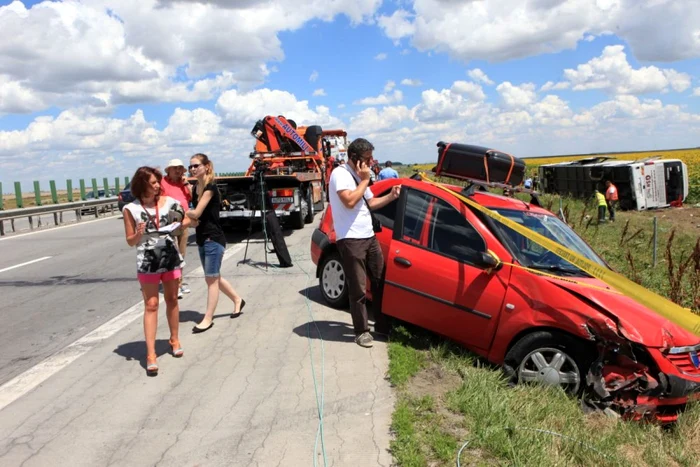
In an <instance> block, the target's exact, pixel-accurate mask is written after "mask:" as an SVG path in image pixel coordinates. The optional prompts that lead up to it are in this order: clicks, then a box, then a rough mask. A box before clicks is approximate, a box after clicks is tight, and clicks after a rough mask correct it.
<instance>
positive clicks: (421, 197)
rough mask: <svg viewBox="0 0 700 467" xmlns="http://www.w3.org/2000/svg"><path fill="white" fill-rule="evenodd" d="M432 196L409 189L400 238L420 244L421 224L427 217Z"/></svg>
mask: <svg viewBox="0 0 700 467" xmlns="http://www.w3.org/2000/svg"><path fill="white" fill-rule="evenodd" d="M432 198H433V197H432V196H431V195H429V194H427V193H423V192H421V191H417V190H409V191H408V196H407V198H406V208H405V211H404V219H403V231H402V232H401V239H402V240H403V241H405V242H409V243H414V244H417V245H420V244H421V237H422V235H421V234H422V233H423V226H424V225H425V220H426V218H427V217H428V214H429V209H430V204H431V203H430V202H431V200H432Z"/></svg>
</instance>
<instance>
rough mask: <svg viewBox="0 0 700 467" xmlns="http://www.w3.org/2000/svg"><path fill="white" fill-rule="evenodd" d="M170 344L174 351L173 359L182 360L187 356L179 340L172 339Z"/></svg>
mask: <svg viewBox="0 0 700 467" xmlns="http://www.w3.org/2000/svg"><path fill="white" fill-rule="evenodd" d="M168 342H169V343H170V348H172V350H173V357H175V358H180V357H182V356H183V355H184V354H185V351H184V350H183V349H182V347H181V346H180V341H179V340H177V339H176V340H172V339H170V340H168Z"/></svg>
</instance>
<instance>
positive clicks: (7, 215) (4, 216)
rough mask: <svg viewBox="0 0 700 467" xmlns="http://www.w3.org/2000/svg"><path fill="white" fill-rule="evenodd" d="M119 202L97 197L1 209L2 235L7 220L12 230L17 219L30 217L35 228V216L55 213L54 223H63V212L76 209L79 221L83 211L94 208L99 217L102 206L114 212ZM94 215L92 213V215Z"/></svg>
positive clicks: (31, 227) (0, 233) (0, 227)
mask: <svg viewBox="0 0 700 467" xmlns="http://www.w3.org/2000/svg"><path fill="white" fill-rule="evenodd" d="M118 202H119V199H118V198H109V199H95V200H90V201H75V202H72V203H62V204H52V205H48V206H34V207H31V208H19V209H8V210H6V211H0V236H3V235H5V222H9V223H10V226H11V228H12V232H16V230H15V220H17V219H24V218H28V219H29V228H30V230H34V219H33V218H34V217H36V216H41V215H43V214H53V219H54V225H60V224H62V223H63V213H64V212H67V211H75V217H76V219H77V221H78V222H80V221H81V220H82V218H83V212H84V211H86V210H88V209H90V210H94V217H99V215H100V211H101V209H99V208H101V207H103V206H104V207H105V208H107V207H109V212H110V214H113V213H114V207H115V205H116V204H117V203H118ZM91 217H92V215H91ZM38 227H41V217H39V225H38V226H37V228H38Z"/></svg>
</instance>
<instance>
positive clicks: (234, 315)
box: [231, 300, 245, 319]
mask: <svg viewBox="0 0 700 467" xmlns="http://www.w3.org/2000/svg"><path fill="white" fill-rule="evenodd" d="M244 306H245V300H241V311H239V312H238V313H231V319H233V318H238V317H239V316H241V315H242V314H243V307H244Z"/></svg>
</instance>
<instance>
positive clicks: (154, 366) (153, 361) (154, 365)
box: [146, 355, 158, 376]
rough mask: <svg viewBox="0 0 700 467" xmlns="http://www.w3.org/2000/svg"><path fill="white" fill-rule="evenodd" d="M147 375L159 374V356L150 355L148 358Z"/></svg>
mask: <svg viewBox="0 0 700 467" xmlns="http://www.w3.org/2000/svg"><path fill="white" fill-rule="evenodd" d="M146 373H148V375H150V376H155V375H157V374H158V356H157V355H148V356H147V357H146Z"/></svg>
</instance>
